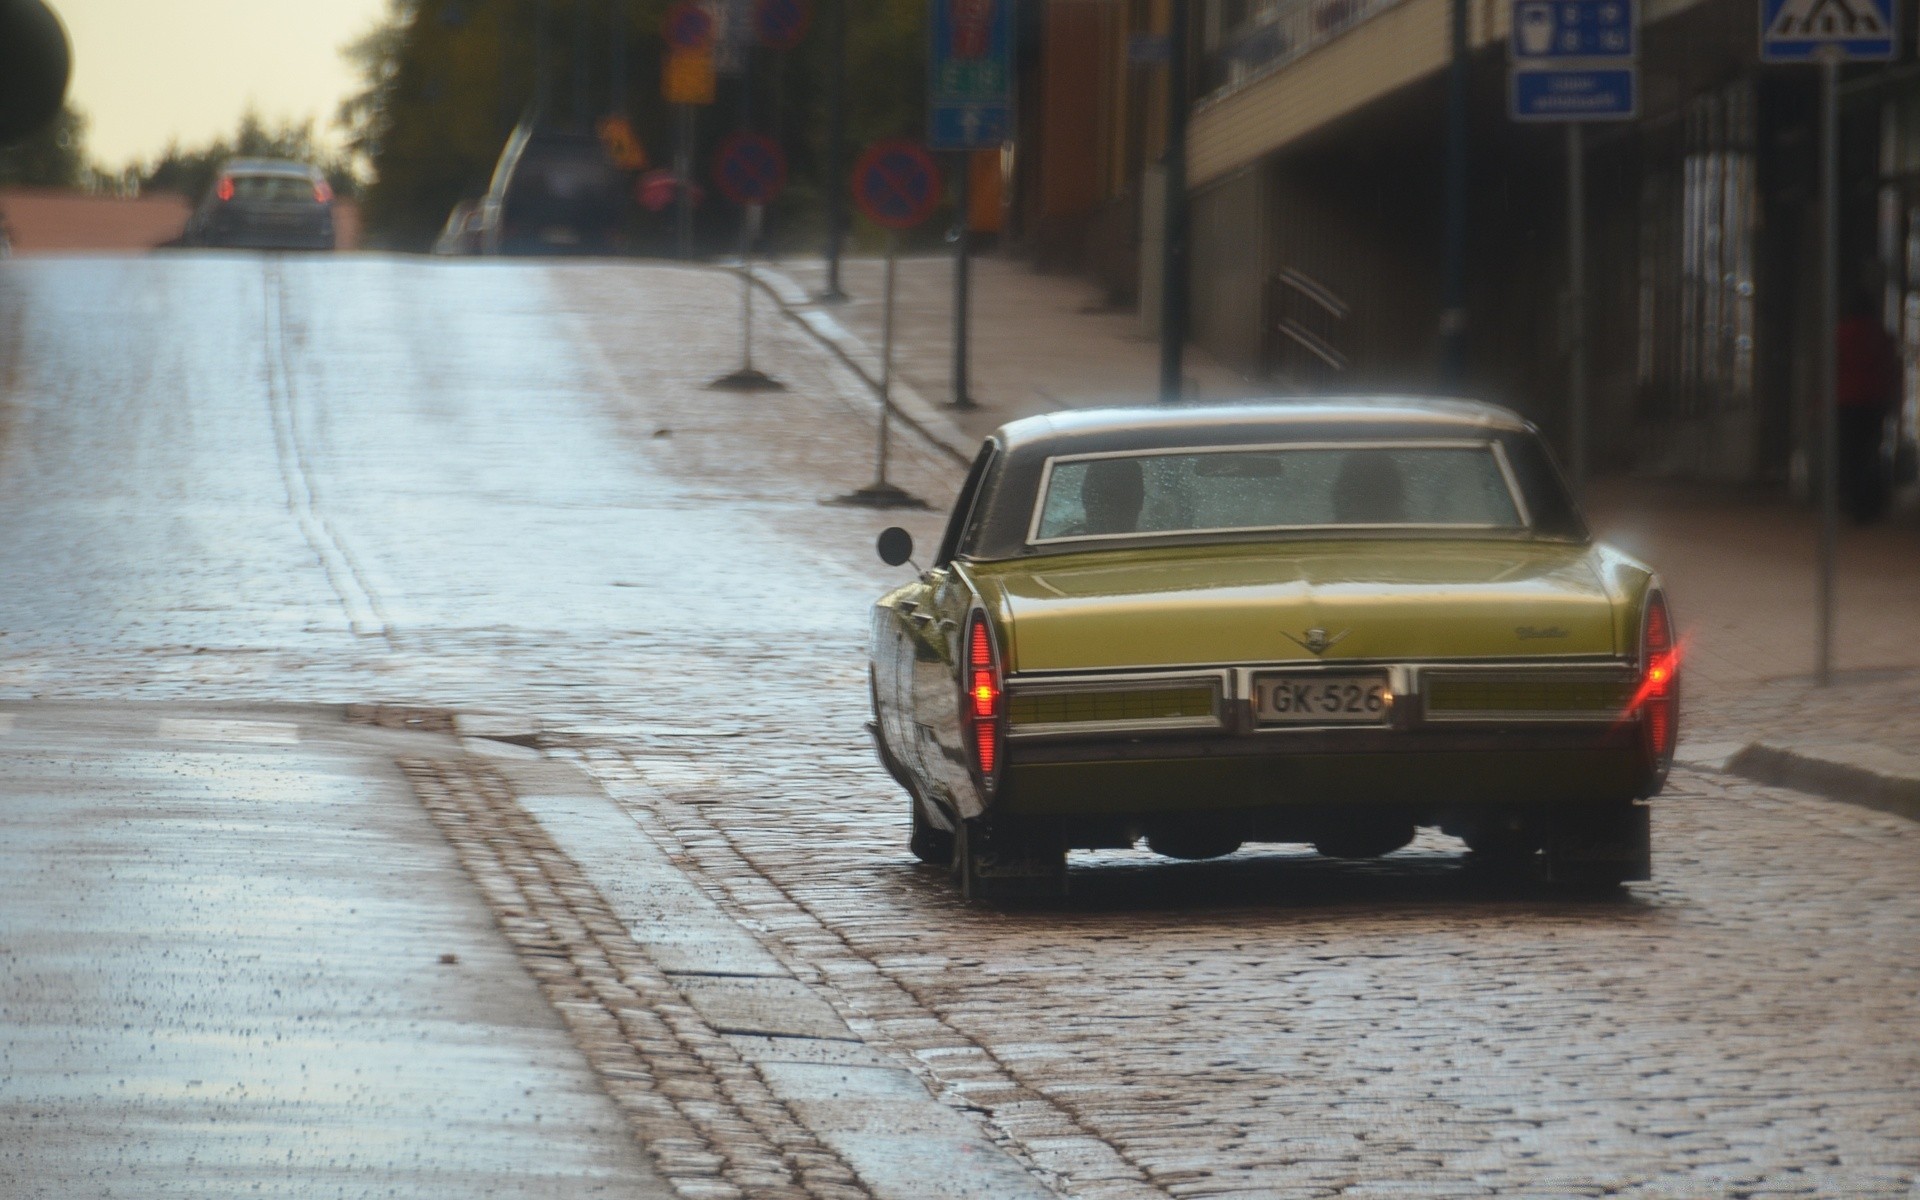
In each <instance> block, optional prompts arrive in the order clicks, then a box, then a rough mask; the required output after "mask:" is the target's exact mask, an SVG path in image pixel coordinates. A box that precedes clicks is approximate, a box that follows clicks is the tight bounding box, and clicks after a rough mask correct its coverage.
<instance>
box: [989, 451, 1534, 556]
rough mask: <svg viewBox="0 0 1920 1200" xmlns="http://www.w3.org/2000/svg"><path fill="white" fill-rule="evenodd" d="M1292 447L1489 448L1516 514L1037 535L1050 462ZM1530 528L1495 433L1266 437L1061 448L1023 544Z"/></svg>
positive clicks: (1043, 473) (1043, 474)
mask: <svg viewBox="0 0 1920 1200" xmlns="http://www.w3.org/2000/svg"><path fill="white" fill-rule="evenodd" d="M1296 450H1488V451H1490V452H1491V453H1492V454H1493V458H1494V462H1495V463H1496V464H1497V465H1498V466H1499V468H1500V475H1501V479H1502V480H1503V481H1504V482H1505V483H1506V485H1507V493H1508V498H1509V499H1511V500H1512V501H1513V511H1514V512H1515V514H1517V515H1518V516H1519V518H1520V524H1518V525H1495V524H1461V523H1454V522H1448V523H1440V524H1421V523H1414V522H1400V523H1396V524H1384V525H1338V524H1336V525H1235V526H1226V527H1223V528H1218V529H1164V530H1152V529H1148V530H1138V529H1136V530H1130V531H1128V532H1126V533H1089V534H1079V535H1077V536H1074V537H1052V538H1043V537H1041V536H1040V520H1041V518H1042V517H1043V516H1044V515H1045V514H1046V507H1047V495H1048V493H1049V492H1050V491H1051V490H1052V487H1053V468H1054V466H1055V465H1056V464H1059V463H1077V462H1093V461H1096V460H1099V459H1107V458H1167V457H1188V456H1193V455H1200V454H1263V453H1284V452H1288V451H1296ZM1532 528H1533V518H1532V516H1531V514H1530V512H1529V510H1528V508H1527V502H1526V499H1525V497H1523V496H1522V495H1521V494H1520V483H1519V479H1518V477H1516V476H1515V475H1514V473H1513V467H1512V465H1511V464H1509V463H1508V462H1507V457H1506V453H1505V451H1504V449H1503V448H1502V447H1501V445H1500V442H1499V440H1498V439H1497V438H1488V439H1484V440H1475V439H1471V438H1432V439H1424V438H1422V439H1407V438H1400V439H1394V440H1386V441H1377V442H1373V441H1360V442H1354V441H1347V442H1266V443H1261V444H1258V445H1247V446H1167V447H1158V448H1155V449H1151V450H1102V451H1098V452H1094V453H1088V454H1062V455H1057V456H1055V457H1052V458H1049V459H1047V461H1046V464H1045V466H1043V467H1042V468H1041V470H1040V487H1039V490H1038V491H1037V492H1036V493H1035V495H1034V501H1033V517H1032V519H1031V520H1029V521H1028V522H1027V545H1029V546H1058V545H1064V544H1070V543H1081V542H1112V541H1124V540H1128V539H1136V540H1137V539H1140V538H1155V537H1165V538H1175V537H1204V536H1206V535H1208V534H1241V533H1336V534H1338V533H1380V532H1383V531H1392V530H1404V531H1407V532H1415V533H1435V532H1456V533H1475V532H1486V531H1489V530H1491V531H1495V532H1501V533H1525V532H1528V531H1530V530H1531V529H1532Z"/></svg>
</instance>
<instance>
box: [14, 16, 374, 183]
mask: <svg viewBox="0 0 1920 1200" xmlns="http://www.w3.org/2000/svg"><path fill="white" fill-rule="evenodd" d="M48 3H49V6H50V7H52V8H53V10H54V11H55V12H57V13H59V14H60V19H61V20H62V21H63V22H65V23H66V27H67V36H68V38H69V39H71V41H72V42H73V82H72V84H71V85H70V86H69V88H68V91H67V98H68V100H69V101H71V102H72V103H73V104H74V105H75V106H76V107H77V108H79V109H80V110H81V111H82V112H83V113H85V114H86V116H87V118H88V126H87V152H88V154H89V155H90V156H91V157H92V158H93V160H94V161H95V162H97V163H99V164H100V165H102V166H104V167H107V168H110V169H112V168H117V167H120V166H123V165H125V164H126V163H128V162H129V161H131V160H134V159H152V158H156V157H158V156H159V155H160V153H161V152H162V151H164V150H165V149H166V146H167V143H168V142H169V141H173V140H177V141H179V142H180V143H181V144H182V145H185V146H194V145H198V144H202V143H205V142H208V141H211V140H212V139H213V138H215V137H217V136H221V135H225V134H230V133H231V132H232V131H233V130H234V128H235V127H237V126H238V125H239V123H240V115H241V113H243V112H245V111H246V109H247V106H248V105H249V104H252V105H253V106H254V107H255V108H257V109H258V110H259V111H260V114H261V116H263V117H264V118H266V120H267V121H268V123H269V124H277V123H279V122H280V121H281V120H282V119H284V118H292V119H294V120H297V121H304V120H306V119H307V118H309V117H311V118H313V119H314V129H315V132H316V133H318V134H319V135H320V136H321V137H322V138H323V139H324V140H325V141H326V142H327V143H328V144H331V145H337V144H338V142H339V132H338V130H336V129H334V128H333V115H334V110H335V109H336V108H337V107H338V105H339V103H340V101H341V99H343V98H344V97H346V96H347V95H349V94H351V93H353V92H355V91H358V90H359V86H358V85H359V81H358V79H357V78H356V77H355V75H354V74H353V72H352V69H351V68H350V67H349V66H348V65H347V63H346V61H345V60H344V59H343V58H341V57H340V47H342V46H344V45H346V44H347V43H348V42H350V41H352V40H353V39H354V38H356V37H358V36H359V35H360V34H361V33H363V32H365V31H366V30H367V29H368V28H370V27H371V26H372V25H373V24H374V22H375V21H376V20H377V19H378V18H379V17H380V15H381V14H382V13H383V12H385V11H386V7H387V0H48Z"/></svg>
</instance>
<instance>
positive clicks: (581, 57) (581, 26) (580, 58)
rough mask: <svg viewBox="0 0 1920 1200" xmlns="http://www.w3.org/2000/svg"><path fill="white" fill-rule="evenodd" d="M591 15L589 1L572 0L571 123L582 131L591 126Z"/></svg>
mask: <svg viewBox="0 0 1920 1200" xmlns="http://www.w3.org/2000/svg"><path fill="white" fill-rule="evenodd" d="M591 13H592V5H591V3H590V0H573V123H574V125H575V127H577V128H579V129H581V130H583V131H584V130H586V129H587V128H588V127H590V126H591V125H592V124H593V117H592V115H591V114H590V113H589V112H588V111H587V109H588V107H589V106H590V105H591V103H592V101H591V100H589V99H588V95H589V91H590V88H591V85H592V82H593V79H592V73H591V72H590V71H589V70H588V68H587V54H588V51H589V50H590V49H591V47H592V46H593V26H592V25H590V24H589V23H588V22H589V20H590V14H591Z"/></svg>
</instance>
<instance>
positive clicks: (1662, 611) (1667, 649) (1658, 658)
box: [1640, 592, 1680, 764]
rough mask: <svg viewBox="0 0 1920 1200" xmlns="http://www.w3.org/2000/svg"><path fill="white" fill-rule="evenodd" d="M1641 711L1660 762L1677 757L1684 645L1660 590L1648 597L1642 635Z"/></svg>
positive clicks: (1654, 751)
mask: <svg viewBox="0 0 1920 1200" xmlns="http://www.w3.org/2000/svg"><path fill="white" fill-rule="evenodd" d="M1640 672H1641V678H1640V713H1641V716H1642V719H1643V720H1644V721H1645V722H1646V730H1647V745H1648V749H1650V750H1651V751H1652V752H1653V756H1654V759H1655V760H1656V761H1657V762H1660V763H1662V764H1665V763H1666V762H1667V761H1668V760H1670V759H1671V758H1672V757H1673V748H1674V742H1675V738H1676V734H1677V733H1678V731H1679V725H1680V722H1679V714H1678V713H1677V712H1676V711H1675V708H1676V701H1677V699H1678V697H1679V693H1680V648H1679V645H1678V643H1677V642H1676V641H1675V639H1674V636H1673V614H1672V613H1671V612H1669V611H1668V610H1667V598H1666V596H1664V595H1662V594H1661V593H1659V592H1654V593H1652V594H1651V595H1649V596H1648V597H1647V615H1646V624H1645V626H1644V627H1643V629H1642V630H1641V634H1640Z"/></svg>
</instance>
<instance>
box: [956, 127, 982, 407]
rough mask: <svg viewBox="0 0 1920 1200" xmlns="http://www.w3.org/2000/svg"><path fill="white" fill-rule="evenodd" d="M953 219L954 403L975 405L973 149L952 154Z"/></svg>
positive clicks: (963, 405) (957, 404) (965, 405)
mask: <svg viewBox="0 0 1920 1200" xmlns="http://www.w3.org/2000/svg"><path fill="white" fill-rule="evenodd" d="M954 158H955V164H954V170H953V183H954V192H955V194H956V196H957V197H958V203H956V204H955V205H954V210H955V212H954V219H953V243H954V245H953V407H955V408H975V407H977V405H975V404H974V400H973V391H972V388H973V384H972V381H971V380H970V379H969V378H968V371H967V368H968V360H969V357H970V352H969V349H968V345H967V341H968V322H969V321H970V319H971V317H972V315H973V314H972V311H971V310H972V308H973V264H972V250H973V246H972V238H973V212H972V208H973V151H971V150H962V151H960V152H959V153H958V154H956V155H955V156H954Z"/></svg>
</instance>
